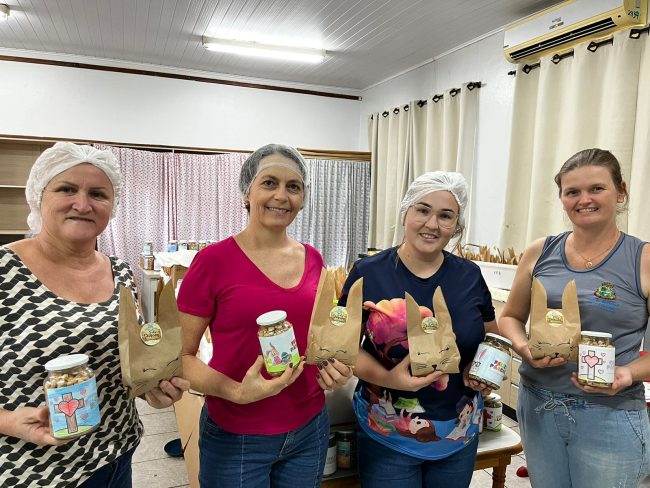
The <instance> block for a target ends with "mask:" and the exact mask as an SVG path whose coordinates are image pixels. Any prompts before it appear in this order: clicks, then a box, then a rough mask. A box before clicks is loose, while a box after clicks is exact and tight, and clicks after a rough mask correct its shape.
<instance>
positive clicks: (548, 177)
mask: <svg viewBox="0 0 650 488" xmlns="http://www.w3.org/2000/svg"><path fill="white" fill-rule="evenodd" d="M647 38H648V36H647V34H643V35H642V38H641V39H631V38H630V37H629V31H624V32H621V33H618V34H616V35H615V37H614V39H613V42H612V43H611V44H602V45H600V46H599V47H598V48H597V49H596V51H595V52H591V51H589V50H588V46H589V43H584V44H582V45H579V46H577V47H576V48H575V49H574V55H573V57H566V58H564V59H562V60H561V61H559V62H558V63H557V64H555V63H553V62H552V59H551V58H550V57H546V58H543V59H542V60H541V63H540V67H539V68H536V69H532V70H531V71H530V72H529V73H526V72H525V71H524V69H523V68H524V67H523V66H520V67H519V69H518V70H517V80H516V83H515V96H514V106H513V110H514V112H513V120H512V135H511V148H510V165H509V171H508V177H507V184H506V210H505V216H504V227H503V229H502V233H501V247H514V248H515V250H516V251H522V250H523V249H524V248H525V246H526V245H527V244H528V243H530V242H531V241H533V240H534V239H537V238H539V237H543V236H546V235H550V234H557V233H558V232H561V231H563V230H565V229H567V228H569V225H568V220H567V219H566V217H564V213H563V211H562V207H561V205H560V201H559V198H558V190H557V187H556V185H555V183H554V181H553V177H554V175H555V174H556V173H557V171H558V170H559V168H560V167H561V165H562V163H563V162H564V161H566V160H567V159H568V158H569V157H570V156H571V155H572V154H574V153H575V152H577V151H579V150H581V149H585V148H589V147H600V148H603V149H609V150H611V151H612V152H613V153H614V155H615V156H616V157H617V158H618V159H619V161H620V162H621V166H622V169H623V176H624V178H625V179H626V180H627V181H628V182H629V184H630V190H631V195H632V199H631V204H630V213H629V217H630V225H629V227H628V222H627V216H626V215H621V216H620V217H619V219H620V221H619V225H620V227H621V229H623V230H629V232H630V233H632V234H634V235H637V236H639V237H641V238H645V239H648V238H650V233H649V232H648V231H649V230H650V227H649V226H648V224H647V223H646V221H643V219H642V213H641V212H642V209H641V206H640V196H641V192H642V190H643V188H644V187H645V185H647V184H649V183H650V172H649V171H648V170H647V168H646V164H645V160H646V159H647V155H648V149H650V148H649V147H648V136H650V134H649V132H648V131H649V128H648V124H649V120H650V105H649V104H648V100H647V97H648V91H647V87H648V86H649V83H650V72H649V67H650V62H649V61H648V56H649V49H650V48H649V47H648V46H650V44H649V43H648V39H647ZM642 87H645V89H642ZM635 188H636V195H635V193H634V190H635ZM646 220H647V219H646Z"/></svg>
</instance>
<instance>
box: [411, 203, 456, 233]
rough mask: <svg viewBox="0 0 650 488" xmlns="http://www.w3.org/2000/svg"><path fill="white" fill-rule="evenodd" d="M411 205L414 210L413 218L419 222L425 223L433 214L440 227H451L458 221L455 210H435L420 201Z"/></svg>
mask: <svg viewBox="0 0 650 488" xmlns="http://www.w3.org/2000/svg"><path fill="white" fill-rule="evenodd" d="M412 207H413V210H415V213H414V214H413V220H415V221H416V222H417V223H419V224H426V223H427V222H429V220H431V217H433V216H435V217H436V222H438V226H439V227H442V228H443V229H452V228H453V227H455V225H456V223H457V222H458V214H457V213H456V212H452V211H451V210H440V211H436V210H434V209H432V208H431V207H429V206H428V205H424V204H422V203H416V204H415V205H412Z"/></svg>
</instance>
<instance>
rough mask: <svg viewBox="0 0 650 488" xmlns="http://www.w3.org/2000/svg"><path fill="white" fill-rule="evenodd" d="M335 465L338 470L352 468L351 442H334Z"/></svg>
mask: <svg viewBox="0 0 650 488" xmlns="http://www.w3.org/2000/svg"><path fill="white" fill-rule="evenodd" d="M336 464H337V465H338V467H339V468H342V469H349V468H351V467H352V442H350V441H341V440H339V441H337V442H336Z"/></svg>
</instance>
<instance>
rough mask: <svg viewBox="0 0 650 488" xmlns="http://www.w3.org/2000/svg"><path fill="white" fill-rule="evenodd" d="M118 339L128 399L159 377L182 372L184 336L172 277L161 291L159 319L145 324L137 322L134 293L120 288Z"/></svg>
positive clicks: (165, 377)
mask: <svg viewBox="0 0 650 488" xmlns="http://www.w3.org/2000/svg"><path fill="white" fill-rule="evenodd" d="M118 341H119V346H120V365H121V368H122V381H123V382H124V384H125V385H126V386H127V387H128V388H129V398H135V397H138V396H140V395H142V394H144V393H146V392H148V391H150V390H153V389H154V388H155V387H157V386H158V383H160V381H161V380H169V379H171V378H172V377H173V376H181V375H182V374H183V370H182V366H181V349H182V347H183V336H182V333H181V324H180V318H179V316H178V308H177V307H176V298H175V297H174V286H173V283H172V280H169V281H168V282H167V284H166V285H165V286H164V287H163V290H162V293H161V294H160V301H159V302H158V322H153V323H148V324H144V325H142V324H140V323H139V322H138V317H137V314H136V310H135V302H134V300H133V293H132V292H131V290H129V289H128V288H125V287H121V288H120V315H119V327H118Z"/></svg>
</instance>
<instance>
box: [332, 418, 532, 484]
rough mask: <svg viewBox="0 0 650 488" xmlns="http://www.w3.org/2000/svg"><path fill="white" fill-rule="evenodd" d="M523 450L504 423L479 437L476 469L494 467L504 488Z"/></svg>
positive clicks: (352, 481)
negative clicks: (512, 463)
mask: <svg viewBox="0 0 650 488" xmlns="http://www.w3.org/2000/svg"><path fill="white" fill-rule="evenodd" d="M522 450H523V447H522V446H521V438H520V437H519V434H517V433H516V432H515V431H514V430H512V429H511V428H509V427H506V426H505V425H503V426H502V427H501V430H500V431H498V432H492V431H489V430H486V431H484V432H483V433H482V434H481V435H480V437H479V443H478V454H477V456H476V464H475V465H474V470H478V469H486V468H492V488H504V486H505V482H506V467H507V466H508V465H509V464H510V461H511V459H512V456H514V455H515V454H519V453H520V452H521V451H522ZM335 476H336V474H335ZM360 486H361V485H360V484H359V478H358V477H357V476H347V477H344V478H336V479H328V480H325V481H323V483H321V488H359V487H360Z"/></svg>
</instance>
